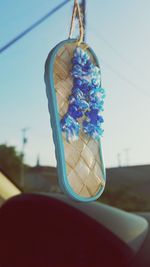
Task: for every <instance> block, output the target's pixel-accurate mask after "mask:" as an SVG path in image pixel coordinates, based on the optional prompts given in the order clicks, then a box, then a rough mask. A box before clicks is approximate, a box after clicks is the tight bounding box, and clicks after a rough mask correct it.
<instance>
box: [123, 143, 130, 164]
mask: <svg viewBox="0 0 150 267" xmlns="http://www.w3.org/2000/svg"><path fill="white" fill-rule="evenodd" d="M124 152H125V165H126V166H129V165H130V155H129V153H130V148H129V147H127V148H125V149H124Z"/></svg>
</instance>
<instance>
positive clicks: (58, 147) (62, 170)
mask: <svg viewBox="0 0 150 267" xmlns="http://www.w3.org/2000/svg"><path fill="white" fill-rule="evenodd" d="M73 42H76V40H74V39H67V40H65V41H62V42H60V43H59V44H57V45H56V46H55V47H54V48H53V49H52V50H51V52H50V53H49V55H48V57H47V60H46V63H45V76H44V78H45V83H46V94H47V98H48V108H49V112H50V123H51V127H52V132H53V139H54V144H55V154H56V160H57V172H58V179H59V184H60V187H61V188H62V190H63V191H64V193H67V194H68V195H69V196H70V197H71V198H73V199H74V200H77V201H82V202H89V201H94V200H96V199H97V198H99V197H100V195H101V194H102V192H103V190H104V188H102V189H100V190H99V192H98V193H97V194H96V196H94V197H90V198H85V197H81V196H78V194H76V193H75V192H74V191H73V189H72V188H71V186H70V184H69V182H68V179H67V173H66V162H65V156H64V145H63V140H62V132H61V128H60V118H59V113H58V106H57V99H56V93H55V88H54V79H53V66H54V61H55V56H56V54H57V52H58V50H59V49H60V48H61V47H62V46H63V45H65V44H67V43H73ZM88 49H89V51H90V52H91V53H92V55H93V56H94V59H95V61H96V64H97V65H98V66H99V62H98V59H97V57H96V55H95V53H94V51H93V50H92V49H91V48H88ZM99 152H100V160H101V164H102V174H103V179H104V180H105V181H106V173H105V167H104V163H103V155H102V148H101V142H100V144H99Z"/></svg>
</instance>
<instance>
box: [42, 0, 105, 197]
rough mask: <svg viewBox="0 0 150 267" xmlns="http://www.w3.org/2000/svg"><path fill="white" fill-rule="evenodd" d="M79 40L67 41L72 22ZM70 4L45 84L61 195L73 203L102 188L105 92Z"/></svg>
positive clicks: (77, 8) (77, 13)
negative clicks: (67, 23)
mask: <svg viewBox="0 0 150 267" xmlns="http://www.w3.org/2000/svg"><path fill="white" fill-rule="evenodd" d="M76 16H77V18H78V20H79V32H80V35H79V39H72V38H71V36H72V32H73V28H74V21H75V17H76ZM83 36H84V28H83V24H82V18H81V13H80V6H79V4H78V1H77V0H75V1H74V8H73V14H72V20H71V27H70V33H69V38H68V39H67V40H65V41H62V42H60V43H59V44H57V45H56V46H55V47H54V48H53V49H52V50H51V52H50V53H49V55H48V58H47V60H46V64H45V83H46V92H47V97H48V106H49V112H50V121H51V126H52V131H53V139H54V143H55V152H56V159H57V171H58V177H59V183H60V186H61V188H62V190H63V191H64V192H65V193H67V194H68V195H69V196H70V197H72V198H73V199H75V200H78V201H84V202H88V201H93V200H96V199H97V198H98V197H99V196H100V195H101V194H102V192H103V190H104V187H105V180H106V176H105V169H104V164H103V157H102V148H101V136H102V134H103V126H102V125H103V121H104V120H103V116H102V112H103V110H104V108H103V105H104V98H105V90H104V89H103V88H102V87H101V71H100V67H99V63H98V59H97V57H96V55H95V53H94V52H93V50H92V49H91V48H90V47H89V46H88V45H87V44H85V43H84V42H83Z"/></svg>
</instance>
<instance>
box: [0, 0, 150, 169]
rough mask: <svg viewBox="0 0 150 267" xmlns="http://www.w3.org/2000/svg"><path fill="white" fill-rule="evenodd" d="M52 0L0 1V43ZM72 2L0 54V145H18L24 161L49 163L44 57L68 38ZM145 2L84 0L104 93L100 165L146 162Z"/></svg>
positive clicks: (148, 58)
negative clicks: (24, 132) (25, 138)
mask: <svg viewBox="0 0 150 267" xmlns="http://www.w3.org/2000/svg"><path fill="white" fill-rule="evenodd" d="M60 2H61V0H59V1H52V0H30V1H24V0H22V1H19V0H13V1H8V0H1V1H0V37H1V38H0V46H3V45H4V44H5V43H7V42H8V41H9V40H11V39H12V38H13V37H14V36H16V35H17V34H18V33H20V32H21V31H22V30H24V29H25V28H27V27H28V26H29V25H30V24H32V23H33V22H34V21H36V20H37V19H39V18H40V17H41V16H43V15H44V14H45V13H47V12H48V11H49V10H50V9H51V8H53V7H54V6H56V5H57V4H59V3H60ZM72 4H73V1H70V2H69V3H68V4H67V5H66V6H65V7H63V8H62V9H61V10H59V11H58V12H57V13H55V14H54V15H53V16H52V17H51V18H49V19H48V20H47V21H45V22H44V23H43V24H41V25H40V26H39V27H38V28H36V29H35V30H33V31H32V32H31V33H29V34H28V35H27V36H25V37H24V38H22V39H21V40H20V41H19V42H18V43H16V44H15V45H14V46H12V47H11V48H9V49H8V50H7V51H5V52H4V53H3V54H1V55H0V143H7V144H8V145H15V146H17V149H18V151H20V150H21V129H22V128H24V127H29V128H30V129H29V131H28V132H27V136H28V144H27V146H26V157H25V159H26V162H27V163H29V164H32V165H34V164H35V163H36V158H37V155H38V154H39V155H40V161H41V164H46V165H54V166H55V165H56V160H55V156H54V145H53V140H52V134H51V128H50V124H49V114H48V108H47V99H46V94H45V85H44V80H43V75H44V62H45V59H46V57H47V55H48V53H49V51H50V50H51V49H52V47H53V46H55V45H56V44H57V43H58V42H60V41H61V40H64V39H66V38H67V37H68V31H69V24H70V19H71V12H72ZM149 10H150V1H149V0H132V1H131V0H126V1H123V0H122V1H120V0H109V1H101V0H93V1H92V0H87V43H88V44H89V45H90V46H91V47H92V48H93V49H94V50H95V52H96V54H97V56H98V58H99V61H100V64H101V69H102V84H103V87H105V88H106V90H107V98H106V101H105V112H104V119H105V123H104V129H105V132H104V137H103V138H102V144H103V151H104V158H105V162H106V166H116V165H117V164H118V161H117V154H118V153H120V158H121V163H122V165H125V164H126V154H125V149H127V148H129V161H130V164H131V165H132V164H146V163H150V140H149V137H150V119H149V115H150V75H149V70H150V49H149V47H150V34H149V28H150V16H149Z"/></svg>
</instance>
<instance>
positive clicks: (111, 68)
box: [94, 35, 150, 98]
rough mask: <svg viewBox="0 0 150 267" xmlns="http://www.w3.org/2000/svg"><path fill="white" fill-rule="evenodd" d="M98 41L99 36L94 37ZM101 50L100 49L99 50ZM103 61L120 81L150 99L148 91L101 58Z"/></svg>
mask: <svg viewBox="0 0 150 267" xmlns="http://www.w3.org/2000/svg"><path fill="white" fill-rule="evenodd" d="M94 36H95V37H96V38H97V39H99V38H98V36H97V35H94ZM98 49H99V48H98ZM99 51H100V50H99ZM100 59H101V61H102V62H103V63H104V65H105V66H106V67H107V68H108V69H109V70H111V72H113V73H115V74H116V75H117V76H118V77H119V78H120V80H122V81H124V82H126V83H127V84H129V85H130V86H131V87H132V88H133V89H135V90H136V91H139V93H141V94H143V95H144V96H145V97H149V98H150V94H149V93H148V91H147V90H144V89H143V88H142V87H140V86H139V85H137V84H136V83H134V82H133V81H131V80H129V79H128V78H127V77H126V76H125V75H124V74H122V73H121V72H120V71H118V70H116V69H115V68H113V67H112V66H111V65H110V64H109V63H108V62H107V61H106V60H104V59H103V58H102V57H101V56H100Z"/></svg>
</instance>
